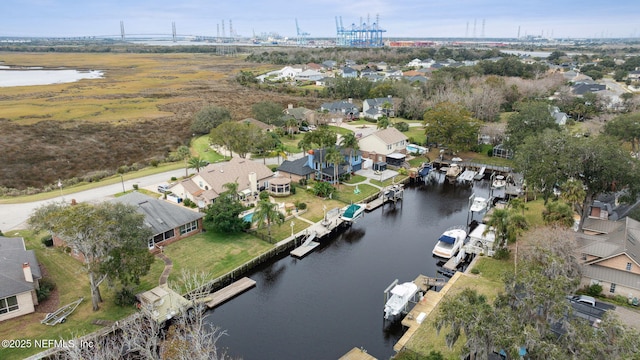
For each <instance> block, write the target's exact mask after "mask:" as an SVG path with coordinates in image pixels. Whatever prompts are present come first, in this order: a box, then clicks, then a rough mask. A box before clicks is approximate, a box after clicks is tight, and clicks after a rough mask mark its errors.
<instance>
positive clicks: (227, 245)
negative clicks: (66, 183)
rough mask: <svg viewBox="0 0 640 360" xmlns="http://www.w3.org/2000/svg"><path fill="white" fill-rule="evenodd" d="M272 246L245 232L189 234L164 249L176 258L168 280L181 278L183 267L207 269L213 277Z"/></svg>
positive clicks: (187, 268)
mask: <svg viewBox="0 0 640 360" xmlns="http://www.w3.org/2000/svg"><path fill="white" fill-rule="evenodd" d="M271 247H272V245H271V244H269V243H267V242H264V241H262V240H259V239H258V238H256V237H253V236H251V235H249V234H246V233H240V234H220V233H216V232H212V231H207V232H205V233H201V234H197V235H194V236H190V237H188V238H186V239H183V240H180V241H178V242H175V243H173V244H171V245H169V246H167V247H165V249H164V254H165V255H166V256H167V257H168V258H169V259H171V260H172V261H173V270H172V271H171V274H170V275H169V281H170V282H174V283H175V282H176V281H178V280H179V279H180V276H181V274H182V270H183V269H184V270H187V271H189V272H191V273H194V272H201V271H204V272H208V273H209V274H210V276H211V277H212V278H216V277H218V276H220V275H223V274H225V273H227V272H228V271H230V270H232V269H234V268H236V267H238V266H240V265H242V264H244V263H246V262H247V261H249V260H251V259H253V258H254V257H256V256H258V255H260V254H262V253H264V252H266V251H268V250H269V249H270V248H271ZM177 285H181V284H179V283H177Z"/></svg>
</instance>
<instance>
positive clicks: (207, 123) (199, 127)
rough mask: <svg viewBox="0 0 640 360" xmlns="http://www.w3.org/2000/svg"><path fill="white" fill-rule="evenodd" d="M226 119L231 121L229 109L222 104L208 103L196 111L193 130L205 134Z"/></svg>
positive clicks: (192, 125)
mask: <svg viewBox="0 0 640 360" xmlns="http://www.w3.org/2000/svg"><path fill="white" fill-rule="evenodd" d="M226 121H231V113H230V112H229V110H227V109H225V108H223V107H220V106H215V105H207V106H205V107H203V108H202V109H201V110H200V111H198V112H197V113H196V116H195V118H194V119H193V122H192V123H191V131H193V132H194V133H196V134H202V135H205V134H208V133H209V132H211V130H212V129H214V128H216V127H217V126H218V125H220V124H222V123H223V122H226Z"/></svg>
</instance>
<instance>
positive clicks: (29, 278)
mask: <svg viewBox="0 0 640 360" xmlns="http://www.w3.org/2000/svg"><path fill="white" fill-rule="evenodd" d="M22 271H23V272H24V279H25V280H26V281H27V282H30V283H32V282H33V274H32V273H31V266H30V265H29V263H24V264H22Z"/></svg>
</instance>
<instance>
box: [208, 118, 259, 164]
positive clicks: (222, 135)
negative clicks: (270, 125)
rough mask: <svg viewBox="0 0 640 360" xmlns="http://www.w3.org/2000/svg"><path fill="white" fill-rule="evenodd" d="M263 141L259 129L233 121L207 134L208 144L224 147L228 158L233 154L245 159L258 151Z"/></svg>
mask: <svg viewBox="0 0 640 360" xmlns="http://www.w3.org/2000/svg"><path fill="white" fill-rule="evenodd" d="M263 140H264V136H263V133H262V130H261V129H260V128H259V127H257V126H255V125H253V124H251V123H242V122H235V121H233V122H226V123H223V124H221V125H220V126H218V127H216V128H215V129H213V130H211V133H210V134H209V143H211V144H212V145H218V146H224V147H226V148H227V149H228V150H229V156H231V155H232V153H233V152H235V153H236V154H238V156H239V157H241V158H246V157H247V154H249V153H250V152H252V151H254V150H258V149H259V146H260V145H261V144H262V141H263Z"/></svg>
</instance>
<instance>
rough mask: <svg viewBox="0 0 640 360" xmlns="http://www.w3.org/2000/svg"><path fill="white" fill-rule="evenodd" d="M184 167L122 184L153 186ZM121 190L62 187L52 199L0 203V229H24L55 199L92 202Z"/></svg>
mask: <svg viewBox="0 0 640 360" xmlns="http://www.w3.org/2000/svg"><path fill="white" fill-rule="evenodd" d="M184 174H185V171H184V169H179V170H173V171H168V172H165V173H161V174H155V175H149V176H145V177H141V178H137V179H131V180H125V181H124V186H125V189H126V190H131V189H132V188H133V184H138V186H139V187H141V188H142V187H149V186H151V188H154V187H155V186H157V184H160V183H166V182H169V179H171V177H174V176H175V177H182V176H184ZM119 192H122V183H116V184H112V185H105V186H101V187H98V188H95V189H91V190H85V191H81V192H77V193H69V192H66V191H65V190H64V189H62V195H61V196H56V197H55V198H53V199H49V200H42V201H36V202H31V203H24V204H0V230H2V231H3V232H6V231H10V230H19V229H26V228H27V225H26V223H25V222H26V221H27V219H28V218H29V216H30V215H31V213H32V212H33V210H34V209H36V208H37V207H39V206H42V205H44V204H48V203H52V202H57V201H67V202H68V201H71V199H75V200H76V201H78V202H94V201H101V200H105V199H109V198H113V195H114V194H116V193H119Z"/></svg>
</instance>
